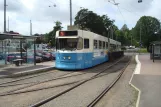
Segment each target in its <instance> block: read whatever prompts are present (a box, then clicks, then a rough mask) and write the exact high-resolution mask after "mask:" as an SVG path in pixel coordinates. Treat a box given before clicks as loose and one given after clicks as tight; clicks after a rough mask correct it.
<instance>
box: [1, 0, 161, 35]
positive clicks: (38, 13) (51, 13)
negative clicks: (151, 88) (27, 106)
mask: <svg viewBox="0 0 161 107" xmlns="http://www.w3.org/2000/svg"><path fill="white" fill-rule="evenodd" d="M6 1H7V13H6V17H7V30H8V19H9V30H10V31H11V30H12V31H15V32H19V33H21V34H23V35H30V20H32V33H33V34H35V33H41V34H43V33H48V32H49V31H51V30H52V29H53V26H54V22H55V21H60V22H62V26H63V29H64V30H66V29H67V25H69V24H70V20H69V19H70V17H69V16H70V13H69V0H6ZM109 1H111V2H109ZM142 1H143V2H142V3H138V0H115V2H116V3H119V5H118V7H117V6H116V5H114V4H112V3H113V0H72V19H73V23H74V18H75V16H76V14H77V12H78V11H79V10H80V9H81V7H83V8H88V9H89V10H92V11H93V12H95V13H97V14H99V15H104V14H106V15H108V17H109V18H110V19H112V20H115V25H117V26H118V28H121V27H122V26H123V25H124V24H127V26H128V27H129V28H130V29H131V28H132V27H134V26H135V24H136V23H137V21H138V20H139V18H140V17H141V16H144V15H145V16H153V17H156V18H158V19H159V20H160V19H161V14H160V11H161V6H160V4H161V0H142ZM54 4H56V7H54V6H53V5H54ZM3 5H4V0H0V16H1V17H0V25H1V26H0V32H3V29H4V7H3ZM49 6H50V7H49Z"/></svg>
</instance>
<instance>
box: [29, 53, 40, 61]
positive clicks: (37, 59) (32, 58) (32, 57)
mask: <svg viewBox="0 0 161 107" xmlns="http://www.w3.org/2000/svg"><path fill="white" fill-rule="evenodd" d="M42 61H43V58H42V57H40V56H36V62H37V63H40V62H42ZM27 62H29V63H30V62H34V55H33V54H31V53H28V54H27Z"/></svg>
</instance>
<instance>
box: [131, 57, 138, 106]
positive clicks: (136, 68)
mask: <svg viewBox="0 0 161 107" xmlns="http://www.w3.org/2000/svg"><path fill="white" fill-rule="evenodd" d="M135 61H136V63H137V65H136V67H135V70H134V72H133V74H132V76H131V79H130V81H129V85H131V86H132V87H133V88H134V89H135V90H137V91H138V92H139V93H138V98H137V102H136V107H139V102H140V96H141V90H140V89H138V88H137V87H135V86H134V85H133V84H132V83H131V81H132V79H133V76H134V74H136V72H139V73H140V68H139V67H141V63H140V61H139V60H138V55H136V56H135ZM138 70H139V71H138Z"/></svg>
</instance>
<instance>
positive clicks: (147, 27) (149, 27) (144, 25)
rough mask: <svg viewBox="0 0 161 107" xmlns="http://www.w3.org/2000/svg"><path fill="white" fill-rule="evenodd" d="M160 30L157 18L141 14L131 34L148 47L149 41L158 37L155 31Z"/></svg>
mask: <svg viewBox="0 0 161 107" xmlns="http://www.w3.org/2000/svg"><path fill="white" fill-rule="evenodd" d="M159 30H160V22H159V20H158V19H157V18H155V17H151V16H142V17H141V18H140V19H139V20H138V21H137V24H136V26H135V28H134V31H133V35H134V36H135V37H136V39H137V40H138V41H140V38H141V42H142V45H143V46H145V47H148V46H149V44H150V42H152V41H155V40H157V39H158V37H157V36H156V35H155V32H158V31H159Z"/></svg>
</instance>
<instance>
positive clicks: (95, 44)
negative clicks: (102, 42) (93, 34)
mask: <svg viewBox="0 0 161 107" xmlns="http://www.w3.org/2000/svg"><path fill="white" fill-rule="evenodd" d="M97 48H98V46H97V40H94V49H97Z"/></svg>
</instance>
